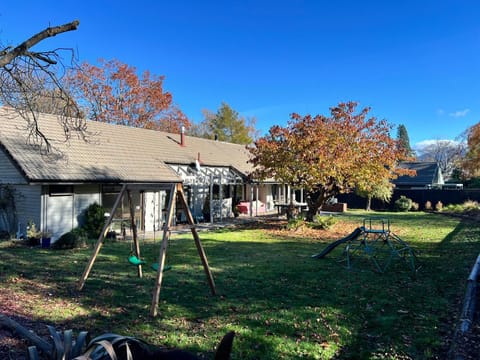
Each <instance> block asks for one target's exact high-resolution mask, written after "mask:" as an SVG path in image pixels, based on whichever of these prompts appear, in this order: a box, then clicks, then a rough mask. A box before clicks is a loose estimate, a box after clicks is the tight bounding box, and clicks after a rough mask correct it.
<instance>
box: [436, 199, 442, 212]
mask: <svg viewBox="0 0 480 360" xmlns="http://www.w3.org/2000/svg"><path fill="white" fill-rule="evenodd" d="M442 209H443V204H442V202H441V201H440V200H439V201H438V202H437V203H436V204H435V210H437V211H442Z"/></svg>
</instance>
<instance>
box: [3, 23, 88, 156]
mask: <svg viewBox="0 0 480 360" xmlns="http://www.w3.org/2000/svg"><path fill="white" fill-rule="evenodd" d="M78 25H79V21H78V20H75V21H72V22H70V23H67V24H64V25H61V26H55V27H48V28H46V29H44V30H42V31H40V32H39V33H37V34H36V35H34V36H32V37H30V38H29V39H27V40H25V41H24V42H22V43H21V44H20V45H18V46H16V47H13V46H7V47H4V48H3V49H1V50H0V101H1V102H2V104H3V105H7V106H10V107H13V108H15V109H16V110H17V112H18V113H19V114H20V115H21V116H22V117H23V118H24V119H25V121H26V133H27V141H28V142H29V143H32V144H36V145H39V148H40V149H42V150H44V151H49V150H50V147H51V143H50V140H49V139H48V138H47V136H46V135H45V134H44V133H43V132H42V130H41V128H40V126H39V122H38V114H39V113H40V112H44V111H45V110H46V109H49V110H47V111H48V112H50V113H54V114H56V115H58V118H59V122H60V124H61V126H62V127H63V131H64V133H65V137H66V139H67V140H68V139H69V138H70V137H71V136H72V134H73V133H75V134H77V136H81V137H82V138H86V124H85V121H84V120H83V119H82V116H81V115H82V114H81V111H80V109H79V108H78V106H77V104H76V103H75V102H74V101H73V100H72V97H71V96H70V95H69V94H68V91H67V90H66V88H65V87H64V86H63V85H62V83H61V78H62V76H63V74H64V73H65V70H66V66H65V64H64V63H63V62H62V58H61V57H60V53H61V51H62V50H68V49H55V50H49V51H41V52H36V51H32V50H31V48H32V47H33V46H35V45H36V44H38V43H40V42H41V41H43V40H45V39H47V38H50V37H53V36H56V35H58V34H61V33H64V32H67V31H72V30H76V29H77V27H78ZM70 51H71V53H72V60H71V64H72V65H71V66H74V58H73V51H72V50H70Z"/></svg>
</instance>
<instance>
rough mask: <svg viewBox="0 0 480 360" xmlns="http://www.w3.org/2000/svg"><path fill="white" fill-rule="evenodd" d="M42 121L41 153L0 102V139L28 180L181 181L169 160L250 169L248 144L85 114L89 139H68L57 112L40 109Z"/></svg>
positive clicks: (23, 126) (22, 123)
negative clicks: (46, 143)
mask: <svg viewBox="0 0 480 360" xmlns="http://www.w3.org/2000/svg"><path fill="white" fill-rule="evenodd" d="M38 122H39V127H40V129H41V131H42V132H43V133H44V134H45V135H46V136H47V138H48V139H50V141H51V144H52V146H53V150H52V151H51V152H49V153H48V154H42V153H41V152H40V151H39V149H38V147H35V146H32V145H31V144H28V143H27V138H26V135H27V130H26V122H25V120H24V119H23V118H22V117H21V116H19V115H18V113H17V112H16V111H15V110H14V109H11V108H0V145H1V147H2V148H3V149H4V150H5V152H6V153H7V154H8V155H9V156H10V158H11V159H12V160H13V162H14V163H15V164H16V166H17V167H18V168H19V170H20V171H21V172H22V174H23V175H24V176H25V178H26V179H27V180H28V181H29V182H132V183H134V182H142V183H143V182H154V183H157V182H164V183H166V182H180V181H182V179H181V177H180V176H179V175H177V174H176V173H175V171H173V169H172V168H171V167H170V166H169V165H168V164H192V163H194V162H195V160H198V159H199V160H200V163H201V164H202V165H204V166H217V167H231V168H234V169H235V170H237V171H238V172H240V173H242V174H248V173H249V172H250V171H251V170H252V166H251V165H250V164H249V163H248V162H247V161H248V158H249V154H248V151H247V150H246V149H245V146H244V145H238V144H231V143H226V142H222V141H214V140H208V139H201V138H195V137H191V136H185V142H184V144H185V146H181V145H180V134H171V133H166V132H161V131H154V130H147V129H141V128H132V127H127V126H120V125H112V124H106V123H101V122H97V121H88V120H87V131H88V133H89V134H91V135H90V136H89V140H88V142H85V141H84V140H83V139H81V138H80V137H79V136H77V135H76V134H71V138H70V140H68V141H66V139H65V134H64V132H63V128H62V126H61V125H60V124H59V122H58V117H57V116H55V115H48V114H41V115H40V116H39V120H38Z"/></svg>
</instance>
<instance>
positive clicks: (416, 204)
mask: <svg viewBox="0 0 480 360" xmlns="http://www.w3.org/2000/svg"><path fill="white" fill-rule="evenodd" d="M418 209H420V205H419V204H418V203H416V202H415V201H412V208H411V210H413V211H418Z"/></svg>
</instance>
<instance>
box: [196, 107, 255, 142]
mask: <svg viewBox="0 0 480 360" xmlns="http://www.w3.org/2000/svg"><path fill="white" fill-rule="evenodd" d="M203 115H204V120H203V121H202V122H201V123H200V124H196V125H194V126H193V127H192V128H191V129H190V131H189V133H190V134H191V135H193V136H198V137H203V138H207V139H213V138H216V139H218V140H220V141H226V142H230V143H234V144H244V145H248V144H251V143H252V142H253V139H254V137H255V134H256V130H255V119H254V118H244V117H242V116H240V114H239V113H238V112H237V111H235V110H234V109H232V108H231V107H230V106H229V105H228V104H227V103H225V102H222V104H221V106H220V108H219V109H218V110H217V112H216V113H213V112H211V111H209V110H204V111H203Z"/></svg>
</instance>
